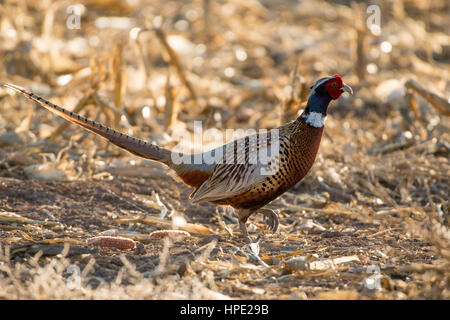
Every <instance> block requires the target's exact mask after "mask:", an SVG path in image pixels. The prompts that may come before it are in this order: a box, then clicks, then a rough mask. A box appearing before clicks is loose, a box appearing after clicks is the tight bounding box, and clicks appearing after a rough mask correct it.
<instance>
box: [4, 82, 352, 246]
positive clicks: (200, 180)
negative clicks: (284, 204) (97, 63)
mask: <svg viewBox="0 0 450 320" xmlns="http://www.w3.org/2000/svg"><path fill="white" fill-rule="evenodd" d="M4 86H6V87H8V88H11V89H14V90H16V91H18V92H20V93H22V94H24V95H25V96H27V97H28V98H30V99H32V100H34V101H36V102H38V103H39V104H41V105H42V106H43V107H45V108H46V109H48V110H50V111H52V112H53V113H55V114H57V115H59V116H61V117H63V118H65V119H66V120H68V121H70V122H73V123H76V124H78V125H80V126H81V127H83V128H85V129H86V130H89V131H91V132H94V133H96V134H98V135H100V136H102V137H104V138H106V139H107V140H109V141H110V142H112V143H114V144H115V145H117V146H119V147H121V148H123V149H125V150H128V151H129V152H131V153H133V154H136V155H138V156H140V157H143V158H147V159H150V160H155V161H159V162H162V163H164V164H166V165H167V166H169V167H170V168H171V169H173V170H174V171H175V173H176V175H177V176H178V177H179V178H181V180H182V181H183V182H184V183H186V184H187V185H189V186H191V187H194V188H195V191H194V192H193V193H192V194H191V199H192V201H193V202H194V203H196V202H203V201H208V202H211V203H214V204H218V205H230V206H232V207H233V208H234V209H236V211H237V215H238V217H239V224H240V228H241V231H242V233H243V236H244V237H245V239H246V240H247V241H250V238H249V236H248V233H247V228H246V226H245V223H246V221H247V219H248V217H249V216H250V215H251V214H253V213H254V212H256V211H259V212H261V213H263V214H264V215H265V217H266V218H267V219H268V225H269V227H270V228H271V229H272V231H273V232H275V231H276V230H277V228H278V217H277V215H276V214H275V212H273V211H272V210H270V209H266V208H263V207H264V206H265V205H266V204H268V203H269V202H271V201H272V200H274V199H275V198H277V197H278V196H279V195H281V194H282V193H283V192H285V191H286V190H288V189H289V188H290V187H292V186H293V185H295V184H296V183H297V182H299V181H300V180H301V179H302V178H303V177H304V176H305V175H306V174H307V173H308V171H309V170H310V168H311V167H312V165H313V163H314V160H315V158H316V155H317V151H318V149H319V145H320V140H321V137H322V133H323V122H324V119H325V115H326V109H327V107H328V103H329V102H330V101H331V100H332V99H337V98H339V97H340V93H341V92H343V91H348V92H350V93H352V92H351V88H350V87H348V86H347V85H345V84H344V83H343V82H342V79H341V78H340V77H339V76H337V75H335V76H333V77H328V78H323V79H320V80H319V81H318V82H317V83H316V84H315V85H314V86H313V87H312V92H311V95H310V98H309V100H308V105H307V107H306V109H305V111H304V112H303V114H302V115H301V116H300V117H299V118H298V119H297V120H295V121H293V122H291V123H288V124H285V125H283V126H281V127H279V128H277V129H276V130H275V131H274V130H272V131H270V132H268V133H258V134H255V135H251V136H247V137H243V138H240V139H237V140H235V141H232V142H230V143H228V144H226V145H224V146H222V147H219V148H217V149H214V150H212V151H209V152H206V153H204V154H202V155H201V156H202V157H201V159H204V158H203V157H204V156H207V155H209V156H211V155H213V156H215V158H214V157H213V158H214V159H215V161H214V162H213V163H212V164H208V163H207V162H206V161H202V162H200V163H196V162H195V161H193V160H194V158H195V155H189V156H187V159H189V160H190V161H187V162H183V163H177V162H176V161H174V160H173V157H172V156H171V155H172V153H171V151H169V150H167V149H164V148H160V147H158V146H156V145H153V144H151V143H147V142H145V141H143V140H140V139H136V138H133V137H130V136H128V135H125V134H122V133H120V132H118V131H116V130H113V129H111V128H108V127H106V126H104V125H102V124H100V123H97V122H95V121H91V120H88V119H86V118H84V117H82V116H80V115H78V114H75V113H72V112H70V111H67V110H65V109H63V108H61V107H59V106H56V105H54V104H52V103H51V102H49V101H46V100H45V99H43V98H41V97H39V96H37V95H35V94H34V93H32V92H29V91H27V90H25V89H23V88H20V87H17V86H14V85H9V84H6V85H4ZM273 147H277V148H275V149H272V148H273ZM274 150H276V151H274ZM261 155H267V159H266V161H263V160H261V159H262V157H261Z"/></svg>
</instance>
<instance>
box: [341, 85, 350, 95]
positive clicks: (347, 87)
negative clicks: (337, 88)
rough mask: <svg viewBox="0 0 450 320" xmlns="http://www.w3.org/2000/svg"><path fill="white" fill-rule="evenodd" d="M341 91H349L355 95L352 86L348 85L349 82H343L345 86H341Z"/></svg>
mask: <svg viewBox="0 0 450 320" xmlns="http://www.w3.org/2000/svg"><path fill="white" fill-rule="evenodd" d="M341 91H342V92H348V93H350V94H351V95H353V89H352V87H350V86H349V85H347V84H345V83H344V84H343V86H342V88H341Z"/></svg>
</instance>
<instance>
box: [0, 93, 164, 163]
mask: <svg viewBox="0 0 450 320" xmlns="http://www.w3.org/2000/svg"><path fill="white" fill-rule="evenodd" d="M0 85H3V86H5V87H7V88H10V89H12V90H15V91H17V92H19V93H21V94H23V95H24V96H26V97H28V98H29V99H31V100H33V101H35V102H37V103H39V104H40V105H41V106H43V107H44V108H46V109H47V110H49V111H51V112H53V113H55V114H56V115H58V116H60V117H62V118H64V119H66V120H68V121H70V122H72V123H75V124H77V125H79V126H81V127H83V128H84V129H86V130H88V131H91V132H93V133H96V134H98V135H99V136H101V137H103V138H105V139H107V140H109V141H110V142H112V143H113V144H115V145H117V146H119V147H121V148H122V149H125V150H127V151H129V152H131V153H133V154H135V155H137V156H140V157H143V158H146V159H150V160H154V161H159V162H162V163H165V164H167V165H169V164H170V160H171V158H170V151H169V150H167V149H164V148H160V147H158V146H156V145H154V144H151V143H148V142H145V141H144V140H140V139H137V138H134V137H131V136H129V135H126V134H123V133H121V132H119V131H116V130H114V129H111V128H109V127H107V126H104V125H102V124H101V123H99V122H96V121H92V120H89V119H87V118H85V117H82V116H80V115H79V114H76V113H74V112H71V111H68V110H66V109H64V108H61V107H60V106H57V105H55V104H53V103H51V102H50V101H47V100H45V99H43V98H42V97H40V96H38V95H36V94H34V93H32V92H30V91H28V90H26V89H23V88H21V87H18V86H16V85H12V84H0Z"/></svg>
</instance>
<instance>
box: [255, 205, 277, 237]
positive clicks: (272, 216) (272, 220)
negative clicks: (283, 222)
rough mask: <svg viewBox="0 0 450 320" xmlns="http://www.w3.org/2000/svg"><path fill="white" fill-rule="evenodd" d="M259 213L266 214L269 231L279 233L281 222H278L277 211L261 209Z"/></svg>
mask: <svg viewBox="0 0 450 320" xmlns="http://www.w3.org/2000/svg"><path fill="white" fill-rule="evenodd" d="M259 211H260V212H261V213H262V214H264V217H265V223H266V224H267V226H268V227H269V230H270V231H272V232H273V233H275V232H277V230H278V225H279V224H280V223H279V220H278V215H277V214H276V213H275V211H273V210H271V209H267V208H262V209H259Z"/></svg>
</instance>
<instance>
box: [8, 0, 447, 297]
mask: <svg viewBox="0 0 450 320" xmlns="http://www.w3.org/2000/svg"><path fill="white" fill-rule="evenodd" d="M4 3H5V4H2V8H1V9H2V10H1V11H0V21H1V23H0V36H1V37H2V39H3V40H2V41H1V42H2V45H1V46H0V51H1V52H2V54H1V55H0V57H1V58H0V59H1V61H2V65H4V66H6V67H5V68H4V69H3V70H2V71H1V73H0V82H8V83H15V84H18V85H21V86H24V87H26V88H28V89H30V90H33V91H35V92H36V93H38V94H40V95H42V96H43V97H45V98H46V99H48V100H50V101H52V102H54V103H56V104H58V105H60V106H64V107H66V108H68V109H70V110H74V109H77V107H79V109H78V110H77V111H78V112H80V113H81V114H83V115H85V116H86V117H89V118H91V119H96V120H98V121H100V122H103V123H105V124H108V125H109V126H112V127H115V128H116V129H118V130H121V131H123V132H126V133H129V134H132V135H135V136H136V137H139V138H142V139H146V140H151V141H154V142H155V143H157V144H159V145H162V146H164V147H166V148H173V147H174V146H175V145H176V144H177V143H178V142H179V141H178V140H177V138H176V135H177V130H181V129H183V130H184V129H186V130H188V131H190V132H192V125H193V121H194V120H202V121H203V125H204V127H205V130H206V129H214V130H218V132H220V131H223V130H225V129H228V128H233V129H237V128H245V129H246V128H273V127H276V126H278V125H279V124H280V123H282V122H286V121H289V120H291V119H293V118H295V116H296V114H297V112H298V111H299V110H301V109H302V108H303V107H304V103H305V97H307V95H308V93H309V86H310V85H311V84H312V83H314V81H315V80H317V79H318V78H319V77H321V76H324V75H330V74H334V73H339V74H341V75H342V77H343V78H344V81H345V82H346V83H348V84H349V85H351V86H352V87H353V89H354V91H355V94H354V96H353V97H349V96H344V97H343V98H341V99H340V100H339V101H336V102H332V105H331V106H330V108H329V116H328V118H327V122H326V129H325V135H324V137H323V140H322V144H321V147H320V150H319V155H318V157H317V160H316V163H315V164H314V167H313V169H312V170H311V171H310V173H309V174H308V175H307V176H306V177H305V178H304V179H303V180H302V181H301V182H299V183H298V184H297V185H296V186H295V187H293V188H292V189H291V190H289V191H288V192H286V193H285V194H283V195H282V196H281V197H279V198H278V199H276V200H274V201H273V202H272V203H271V204H269V207H270V208H273V209H274V210H276V211H277V212H278V214H279V217H280V228H279V231H278V232H277V233H275V234H272V233H271V232H270V231H269V230H267V228H266V226H265V225H264V221H263V216H262V215H260V214H255V215H253V216H251V218H250V219H249V230H250V235H251V237H252V238H254V239H256V238H257V237H258V236H260V239H259V242H258V245H256V246H248V245H246V244H245V243H244V241H243V240H242V239H241V238H240V232H239V228H238V225H237V220H236V219H235V218H234V217H233V215H232V212H231V210H229V209H228V208H223V207H217V206H214V205H212V204H207V203H205V204H198V205H193V204H191V202H190V201H189V194H190V193H191V192H192V189H190V188H188V187H187V186H185V185H184V184H183V183H181V182H179V181H177V180H176V179H175V178H174V177H173V176H172V175H171V173H170V172H169V171H168V170H167V169H166V168H164V167H163V166H162V165H159V164H156V163H154V162H151V161H147V160H142V159H139V158H137V157H135V156H133V155H131V154H129V153H127V152H125V151H122V150H120V149H119V148H117V147H115V146H112V145H108V144H107V143H106V142H105V141H104V140H102V139H100V138H98V137H94V135H93V134H90V133H86V132H84V131H83V130H82V129H80V128H78V127H76V126H74V125H70V126H67V127H61V125H62V124H63V120H61V119H58V118H57V117H56V116H54V115H52V114H50V113H49V112H47V111H45V110H43V109H42V108H40V107H37V106H36V105H35V104H34V103H32V102H30V101H28V100H27V99H25V98H22V97H20V96H19V95H17V94H14V93H13V92H12V91H10V90H7V89H3V88H2V89H0V90H1V91H0V298H2V299H230V298H231V299H449V298H450V247H449V244H450V231H449V226H450V225H449V223H450V216H449V197H448V195H449V193H450V190H449V183H448V182H449V181H450V163H449V150H450V135H449V132H450V131H449V128H450V122H449V117H448V116H449V110H450V109H448V97H449V96H450V83H449V80H448V79H449V73H450V68H449V64H450V58H449V57H450V56H449V54H450V51H449V45H448V43H449V36H448V34H449V32H448V31H449V30H448V28H449V26H448V20H446V16H447V18H448V15H447V14H446V12H447V13H448V12H449V11H448V10H449V7H448V3H446V1H435V2H433V4H429V5H428V7H425V6H424V5H423V4H422V2H420V1H412V0H408V1H406V0H405V1H395V2H394V1H386V3H385V4H383V6H382V8H381V10H382V11H381V12H382V18H383V25H382V31H381V34H378V35H374V33H373V32H372V31H373V30H372V31H370V30H368V29H367V28H366V26H365V19H366V14H367V13H366V7H367V5H366V4H365V3H364V2H349V1H336V2H332V1H302V2H298V3H297V2H294V1H256V0H255V1H248V2H245V3H244V2H239V1H229V2H228V1H212V0H211V1H176V2H170V4H171V5H170V6H163V5H162V3H163V1H148V2H145V1H135V2H133V4H131V3H132V2H130V4H123V3H122V2H120V1H114V0H108V1H106V0H105V1H99V0H98V1H93V0H90V1H81V3H83V8H84V9H83V10H84V13H83V15H82V19H81V21H80V23H81V28H79V29H75V30H72V29H70V28H68V27H66V26H67V24H66V22H67V14H66V10H65V9H66V7H67V3H66V2H59V1H55V2H52V5H50V6H48V5H46V3H47V2H46V1H36V2H33V4H24V3H21V2H15V1H5V2H4ZM395 3H397V5H395ZM398 3H401V4H402V5H401V6H400V5H398ZM430 3H431V2H430ZM318 6H319V7H320V8H321V10H318ZM319 11H320V14H319ZM6 12H15V13H16V14H15V16H17V17H22V18H23V20H21V19H19V18H17V19H16V20H13V19H11V18H10V14H9V15H7V14H6ZM42 16H43V17H44V18H42ZM112 17H115V18H117V19H119V18H122V20H120V19H119V20H108V19H112ZM161 17H162V18H161ZM101 18H104V19H103V20H102V19H101ZM161 19H162V21H163V22H162V24H161V25H160V20H161ZM111 21H112V22H111ZM149 21H150V22H149ZM445 21H447V22H445ZM72 23H76V21H75V22H74V21H72ZM108 23H109V24H108ZM122 24H124V26H121V25H122ZM105 25H106V26H105ZM336 25H339V26H340V27H339V28H336ZM149 26H153V27H154V28H155V30H156V32H153V31H151V32H143V31H142V29H144V28H146V27H149ZM136 28H140V29H141V34H140V36H136V35H137V34H138V32H139V30H138V29H136ZM133 30H134V31H133ZM13 32H15V36H14V37H13V36H11V34H12V33H13ZM375 33H376V32H375ZM111 39H113V40H112V41H111ZM108 40H109V41H108ZM339 41H341V42H342V43H343V44H345V45H342V46H336V45H335V43H336V42H339ZM164 42H166V44H167V43H169V49H168V48H167V46H165V44H164ZM72 46H75V47H76V49H73V50H72V49H71V48H72ZM170 46H171V47H172V49H170ZM43 47H44V48H45V47H48V48H51V49H52V50H50V51H49V50H46V49H43ZM171 50H174V51H175V52H176V55H177V57H178V58H177V57H175V58H174V56H173V52H172V55H171ZM361 68H362V69H361ZM64 77H65V78H64ZM417 83H418V84H419V89H417V88H418V87H417ZM422 89H423V90H425V91H426V93H425V94H423V91H422V92H421V91H420V90H422ZM430 93H431V95H430ZM430 96H431V98H430ZM55 131H56V133H55ZM205 139H206V140H207V141H206V144H209V145H210V146H213V145H214V142H213V141H211V140H212V135H211V136H206V137H205ZM195 147H198V146H194V148H195ZM172 229H180V230H183V231H184V233H181V235H178V236H177V237H175V236H174V237H158V235H161V234H158V232H157V231H158V230H172ZM155 231H156V233H155ZM98 237H104V238H98ZM99 239H100V240H99ZM101 241H103V242H101ZM108 241H110V242H111V241H113V242H114V241H116V242H115V243H116V244H115V245H114V247H113V248H106V247H104V245H105V243H106V242H108ZM130 244H131V246H132V247H133V248H131V249H123V248H122V247H121V246H122V245H130Z"/></svg>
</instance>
